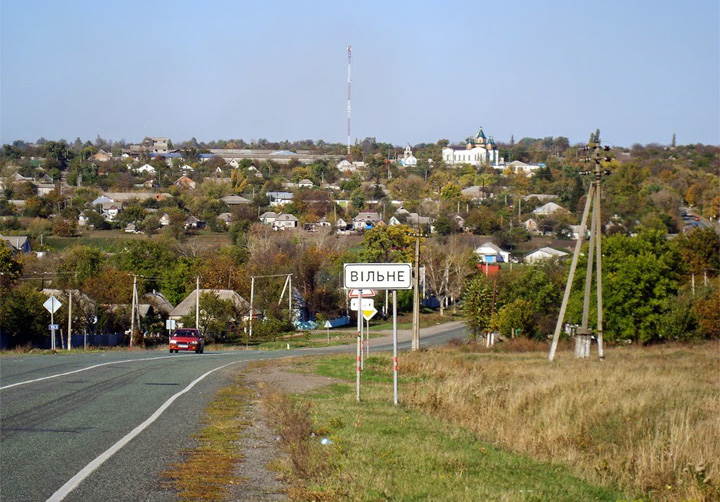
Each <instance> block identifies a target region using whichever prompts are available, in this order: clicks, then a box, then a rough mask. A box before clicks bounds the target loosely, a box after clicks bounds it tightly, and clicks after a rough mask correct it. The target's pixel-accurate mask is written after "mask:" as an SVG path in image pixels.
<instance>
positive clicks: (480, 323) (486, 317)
mask: <svg viewBox="0 0 720 502" xmlns="http://www.w3.org/2000/svg"><path fill="white" fill-rule="evenodd" d="M492 311H493V286H492V284H490V283H489V281H488V279H487V278H486V277H485V276H483V275H479V274H478V275H475V276H474V277H473V278H472V279H470V281H468V283H467V285H466V286H465V291H464V292H463V316H464V317H465V323H466V324H467V327H468V328H469V329H470V334H471V336H472V337H473V339H474V340H477V339H478V337H480V336H482V334H483V333H484V332H486V331H488V330H489V329H490V326H491V324H490V323H491V317H492Z"/></svg>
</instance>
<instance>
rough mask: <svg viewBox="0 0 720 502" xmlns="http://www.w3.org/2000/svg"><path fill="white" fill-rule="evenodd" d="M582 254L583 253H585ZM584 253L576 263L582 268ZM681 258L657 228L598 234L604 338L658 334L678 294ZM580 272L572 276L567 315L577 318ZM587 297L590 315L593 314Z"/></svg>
mask: <svg viewBox="0 0 720 502" xmlns="http://www.w3.org/2000/svg"><path fill="white" fill-rule="evenodd" d="M585 256H586V255H585ZM585 263H586V257H583V258H582V259H581V260H580V262H579V263H578V270H579V271H584V270H585V269H586V267H585ZM681 273H682V260H681V258H680V254H679V252H678V251H677V248H676V247H675V246H674V245H673V244H671V243H670V242H669V241H668V240H667V235H666V234H665V233H664V232H661V231H658V230H643V231H641V232H640V233H639V234H638V235H637V236H635V237H630V236H625V235H613V236H610V237H607V238H604V239H603V300H604V305H603V307H604V316H603V318H604V332H605V338H606V339H607V340H609V341H613V340H619V339H630V340H635V341H639V342H643V343H647V342H653V341H659V340H662V339H663V332H664V323H665V320H666V315H667V314H668V311H669V309H670V305H671V300H672V299H673V298H674V297H675V296H676V295H677V292H678V288H679V285H680V277H681ZM584 275H585V274H583V273H580V274H578V275H577V276H576V279H575V283H574V285H573V287H574V292H573V297H572V301H571V304H570V306H569V307H568V314H569V316H568V319H571V320H573V321H574V322H576V323H579V321H580V316H581V313H582V301H583V295H584V281H585V277H584ZM595 304H596V302H595V301H594V300H593V301H591V312H590V319H594V318H596V312H595Z"/></svg>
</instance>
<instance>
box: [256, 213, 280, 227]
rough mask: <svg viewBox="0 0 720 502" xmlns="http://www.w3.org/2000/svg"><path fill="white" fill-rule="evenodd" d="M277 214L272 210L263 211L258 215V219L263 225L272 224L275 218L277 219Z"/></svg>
mask: <svg viewBox="0 0 720 502" xmlns="http://www.w3.org/2000/svg"><path fill="white" fill-rule="evenodd" d="M277 217H278V215H277V213H276V212H274V211H265V212H264V213H263V214H261V215H260V221H261V222H262V224H263V225H272V224H273V223H275V220H276V219H277Z"/></svg>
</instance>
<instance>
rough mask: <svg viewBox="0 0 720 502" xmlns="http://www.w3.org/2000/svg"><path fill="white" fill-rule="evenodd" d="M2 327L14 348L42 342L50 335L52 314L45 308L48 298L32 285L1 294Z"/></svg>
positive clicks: (21, 286) (0, 317) (0, 313)
mask: <svg viewBox="0 0 720 502" xmlns="http://www.w3.org/2000/svg"><path fill="white" fill-rule="evenodd" d="M0 295H2V296H0V326H1V327H2V330H3V332H4V333H5V334H6V335H8V336H9V337H10V344H11V345H12V346H18V345H23V344H26V343H31V342H34V341H40V340H42V339H43V338H44V337H46V336H48V335H49V332H48V331H47V325H48V324H49V321H50V314H48V312H47V310H45V308H44V307H43V303H44V302H45V301H46V300H47V297H46V296H45V295H43V294H42V293H40V292H39V291H38V290H37V289H35V288H34V287H33V286H32V285H30V284H22V285H20V286H17V287H15V288H12V289H10V290H7V291H5V292H3V293H0Z"/></svg>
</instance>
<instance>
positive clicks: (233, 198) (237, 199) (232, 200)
mask: <svg viewBox="0 0 720 502" xmlns="http://www.w3.org/2000/svg"><path fill="white" fill-rule="evenodd" d="M220 200H221V201H223V202H224V203H225V204H227V205H228V206H239V205H242V204H251V203H252V201H251V200H250V199H246V198H245V197H241V196H239V195H226V196H225V197H222V198H221V199H220Z"/></svg>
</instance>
